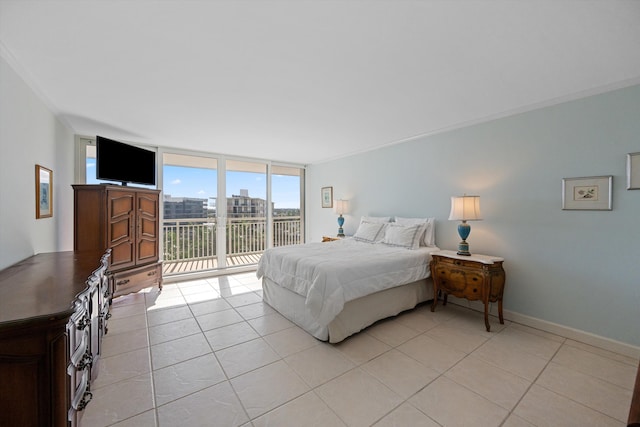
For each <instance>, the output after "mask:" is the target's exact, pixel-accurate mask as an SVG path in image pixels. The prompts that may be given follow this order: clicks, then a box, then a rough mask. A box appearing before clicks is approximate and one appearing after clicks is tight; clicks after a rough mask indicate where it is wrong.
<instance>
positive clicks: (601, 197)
mask: <svg viewBox="0 0 640 427" xmlns="http://www.w3.org/2000/svg"><path fill="white" fill-rule="evenodd" d="M612 186H613V176H611V175H609V176H588V177H583V178H564V179H563V180H562V209H564V210H596V211H601V210H605V211H610V210H611V190H612Z"/></svg>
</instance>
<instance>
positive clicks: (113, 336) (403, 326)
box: [82, 273, 638, 427]
mask: <svg viewBox="0 0 640 427" xmlns="http://www.w3.org/2000/svg"><path fill="white" fill-rule="evenodd" d="M112 313H113V317H112V318H111V320H110V323H109V333H108V334H107V336H106V337H105V339H104V353H103V356H102V358H101V360H100V362H99V363H100V366H99V369H100V374H99V376H98V378H97V379H96V381H95V382H94V385H93V387H92V392H93V401H92V402H91V403H90V404H89V405H88V407H87V409H86V410H85V413H84V415H83V419H82V427H100V426H111V425H114V426H120V427H124V426H142V427H146V426H189V427H193V426H225V427H226V426H245V427H250V426H253V427H265V426H277V427H280V426H296V427H299V426H322V427H329V426H370V425H375V426H378V427H382V426H505V427H516V426H517V427H520V426H625V425H626V423H625V421H626V418H627V413H628V409H629V405H630V401H631V394H632V389H633V385H634V379H635V374H636V368H637V363H638V360H637V359H633V358H629V357H626V356H623V355H619V354H615V353H611V352H609V351H606V350H602V349H599V348H596V347H592V346H589V345H585V344H581V343H579V342H576V341H572V340H570V339H565V338H563V337H560V336H557V335H552V334H549V333H545V332H541V331H538V330H535V329H531V328H528V327H525V326H522V325H518V324H515V323H509V322H505V323H506V324H505V325H500V324H499V323H498V322H497V320H496V319H492V322H491V324H492V332H491V333H487V332H486V331H485V330H484V322H483V320H482V315H481V314H479V313H477V312H474V311H471V310H468V309H465V308H461V307H459V306H455V305H453V304H449V305H447V306H446V307H442V306H441V305H439V306H438V309H437V311H436V312H435V313H431V312H430V310H429V307H428V306H427V305H421V306H419V307H417V308H416V309H414V310H412V311H409V312H406V313H404V314H401V315H399V316H397V317H394V318H391V319H388V320H385V321H381V322H378V323H377V324H375V325H373V326H371V327H369V328H367V329H366V330H365V331H363V332H361V333H359V334H357V335H354V336H352V337H350V338H348V339H347V340H345V341H343V342H342V343H340V344H338V345H331V344H327V343H323V342H320V341H318V340H316V339H315V338H313V337H311V336H310V335H308V334H307V333H305V332H304V331H302V330H301V329H300V328H298V327H297V326H295V325H293V324H292V323H291V322H289V321H288V320H286V319H285V318H283V317H282V316H280V315H279V314H278V313H276V312H275V311H274V310H273V309H272V308H270V307H269V306H268V305H266V304H265V303H263V302H262V299H261V287H260V283H259V282H258V280H257V279H256V278H255V275H254V273H243V274H237V275H230V276H222V277H216V278H211V279H206V280H194V281H185V282H181V283H175V284H165V287H164V289H163V290H162V292H160V293H158V292H157V289H156V290H153V289H149V290H146V291H144V292H140V293H137V294H132V295H128V296H125V297H121V298H118V299H116V300H115V301H114V302H113V306H112Z"/></svg>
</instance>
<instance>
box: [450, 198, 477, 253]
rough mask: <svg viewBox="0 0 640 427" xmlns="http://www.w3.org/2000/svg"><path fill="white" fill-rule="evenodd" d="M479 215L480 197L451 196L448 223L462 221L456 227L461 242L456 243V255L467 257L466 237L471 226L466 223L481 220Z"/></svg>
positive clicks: (467, 244) (467, 245)
mask: <svg viewBox="0 0 640 427" xmlns="http://www.w3.org/2000/svg"><path fill="white" fill-rule="evenodd" d="M481 219H482V217H481V214H480V196H467V195H466V194H465V195H464V196H453V197H451V212H450V213H449V220H450V221H462V223H461V224H459V225H458V234H459V235H460V238H461V239H462V241H461V242H460V243H458V255H464V256H469V255H471V252H469V243H467V237H469V233H471V226H470V225H469V224H467V221H478V220H481Z"/></svg>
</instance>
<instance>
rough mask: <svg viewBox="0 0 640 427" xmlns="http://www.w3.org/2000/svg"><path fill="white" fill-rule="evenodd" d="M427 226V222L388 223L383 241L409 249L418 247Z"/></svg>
mask: <svg viewBox="0 0 640 427" xmlns="http://www.w3.org/2000/svg"><path fill="white" fill-rule="evenodd" d="M426 227H427V224H426V223H422V224H415V225H400V224H394V223H391V224H387V226H386V228H385V230H384V239H382V243H384V244H386V245H391V246H400V247H403V248H407V249H418V247H419V246H420V240H421V239H422V237H423V236H424V229H425V228H426Z"/></svg>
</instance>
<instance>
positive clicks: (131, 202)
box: [73, 184, 162, 298]
mask: <svg viewBox="0 0 640 427" xmlns="http://www.w3.org/2000/svg"><path fill="white" fill-rule="evenodd" d="M73 189H74V246H73V248H74V249H75V250H106V249H111V260H110V263H109V269H108V275H109V280H110V283H111V289H112V291H111V292H112V295H113V297H114V298H115V297H117V296H120V295H125V294H127V293H130V292H137V291H139V290H141V289H143V288H146V287H149V286H156V285H157V286H158V287H159V288H162V263H161V262H160V261H159V259H160V239H159V237H158V236H159V232H160V230H159V227H160V190H151V189H145V188H139V187H124V186H120V185H106V184H101V185H73Z"/></svg>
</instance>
